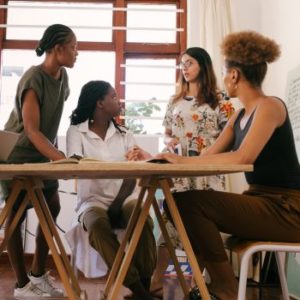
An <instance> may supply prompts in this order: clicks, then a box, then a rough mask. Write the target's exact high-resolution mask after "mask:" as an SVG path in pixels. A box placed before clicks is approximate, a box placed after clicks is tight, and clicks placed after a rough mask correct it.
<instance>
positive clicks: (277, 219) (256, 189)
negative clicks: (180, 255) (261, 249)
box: [173, 185, 300, 262]
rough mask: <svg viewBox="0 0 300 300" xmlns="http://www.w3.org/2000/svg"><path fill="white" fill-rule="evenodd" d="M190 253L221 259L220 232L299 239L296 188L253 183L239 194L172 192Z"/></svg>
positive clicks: (299, 208) (223, 254)
mask: <svg viewBox="0 0 300 300" xmlns="http://www.w3.org/2000/svg"><path fill="white" fill-rule="evenodd" d="M173 196H174V198H175V201H176V203H177V206H178V209H179V212H180V214H181V217H182V220H183V223H184V225H185V228H186V231H187V233H188V236H189V238H190V241H191V244H192V247H193V249H194V252H195V254H196V255H197V256H199V258H201V259H203V260H204V261H213V262H224V261H226V260H227V255H226V252H225V249H224V245H223V241H222V239H221V236H220V231H221V232H224V233H229V234H233V235H235V236H237V237H240V238H244V239H249V240H265V241H278V242H300V191H298V190H291V189H282V188H273V187H265V186H258V185H253V186H250V188H249V190H248V191H246V192H244V193H243V194H233V193H227V192H216V191H186V192H182V193H174V194H173Z"/></svg>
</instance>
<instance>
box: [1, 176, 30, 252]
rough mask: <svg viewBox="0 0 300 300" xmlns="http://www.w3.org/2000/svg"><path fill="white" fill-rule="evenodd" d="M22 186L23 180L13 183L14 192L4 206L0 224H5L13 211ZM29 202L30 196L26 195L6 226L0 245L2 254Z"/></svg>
mask: <svg viewBox="0 0 300 300" xmlns="http://www.w3.org/2000/svg"><path fill="white" fill-rule="evenodd" d="M22 188H23V183H22V181H21V180H16V181H15V182H14V183H13V186H12V192H11V194H10V195H9V197H8V199H7V201H6V204H5V206H4V208H3V211H2V212H1V215H0V225H1V226H2V225H3V223H4V221H5V220H6V218H7V217H8V215H9V214H10V212H11V211H12V209H13V205H14V203H15V201H16V199H17V197H18V195H19V193H20V192H21V190H22ZM28 202H29V200H28V196H27V195H26V197H25V199H24V201H23V202H22V203H21V205H20V207H19V209H18V211H17V213H16V215H15V217H14V219H13V221H12V223H11V225H10V226H9V227H8V228H5V235H4V239H3V240H2V243H1V245H0V255H1V254H2V253H3V251H4V249H5V248H6V245H7V242H8V240H9V239H10V237H11V235H12V234H13V232H14V230H15V228H16V226H17V224H18V222H19V220H20V219H21V217H22V215H23V213H24V211H25V209H26V205H27V204H28ZM1 226H0V227H1Z"/></svg>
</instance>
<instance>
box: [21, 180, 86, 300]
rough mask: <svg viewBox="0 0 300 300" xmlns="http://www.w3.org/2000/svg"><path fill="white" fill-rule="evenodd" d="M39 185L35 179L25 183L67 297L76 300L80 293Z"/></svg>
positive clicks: (40, 182)
mask: <svg viewBox="0 0 300 300" xmlns="http://www.w3.org/2000/svg"><path fill="white" fill-rule="evenodd" d="M41 184H42V181H41V180H35V179H31V180H30V179H29V180H26V182H25V185H26V189H27V191H28V195H29V197H30V201H31V203H32V205H33V207H34V209H35V212H36V214H37V217H38V219H39V222H40V226H41V228H42V230H43V233H44V236H45V239H46V241H47V243H48V245H49V248H50V250H51V253H52V256H53V259H54V262H55V264H56V267H57V271H58V273H59V275H60V277H61V280H62V282H63V285H64V287H65V289H66V292H67V295H68V297H69V299H71V300H77V299H79V298H80V294H81V291H80V288H79V285H78V282H77V280H76V278H75V275H74V273H73V270H72V268H71V265H70V262H69V261H68V258H67V255H66V252H65V249H64V247H63V244H62V242H61V239H60V237H59V235H58V233H57V230H56V228H55V223H54V221H53V218H52V216H51V213H50V211H49V208H48V206H47V204H46V202H45V199H44V195H43V193H42V190H41ZM55 242H56V243H55Z"/></svg>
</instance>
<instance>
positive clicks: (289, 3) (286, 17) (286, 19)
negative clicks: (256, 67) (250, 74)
mask: <svg viewBox="0 0 300 300" xmlns="http://www.w3.org/2000/svg"><path fill="white" fill-rule="evenodd" d="M232 1H233V2H234V5H235V8H236V13H237V15H236V17H237V23H238V26H239V29H241V30H246V29H251V30H257V31H259V32H261V33H262V34H265V35H267V36H269V37H270V38H272V39H274V40H275V41H276V42H277V43H279V44H280V45H281V51H282V53H281V57H280V58H279V60H278V61H277V62H275V63H272V64H270V66H269V71H268V74H267V77H266V80H265V83H264V88H265V91H266V92H267V93H268V94H270V95H277V96H279V97H281V98H283V99H284V98H285V88H286V79H287V73H288V72H289V71H290V70H292V69H294V68H295V67H297V66H299V65H300V59H299V53H300V39H299V32H300V17H299V16H300V15H299V12H300V1H299V0H284V1H283V0H263V1H261V0H232Z"/></svg>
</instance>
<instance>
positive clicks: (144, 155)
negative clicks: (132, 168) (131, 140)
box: [125, 145, 152, 161]
mask: <svg viewBox="0 0 300 300" xmlns="http://www.w3.org/2000/svg"><path fill="white" fill-rule="evenodd" d="M125 157H126V158H127V160H131V161H132V160H146V159H149V158H151V157H152V155H151V154H150V153H148V152H147V151H145V150H143V149H142V148H140V147H139V146H137V145H134V146H133V147H132V149H130V150H129V151H128V152H127V153H126V154H125Z"/></svg>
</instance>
